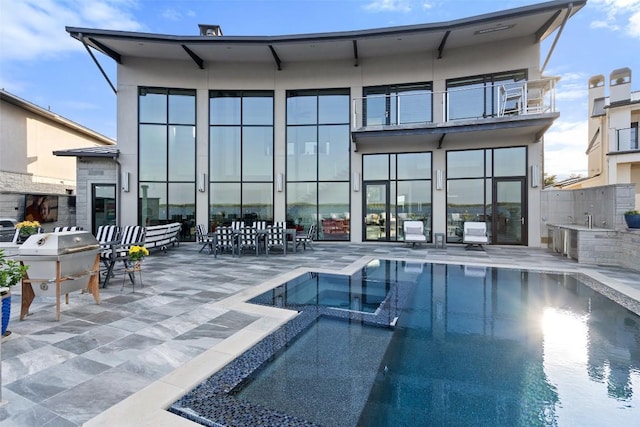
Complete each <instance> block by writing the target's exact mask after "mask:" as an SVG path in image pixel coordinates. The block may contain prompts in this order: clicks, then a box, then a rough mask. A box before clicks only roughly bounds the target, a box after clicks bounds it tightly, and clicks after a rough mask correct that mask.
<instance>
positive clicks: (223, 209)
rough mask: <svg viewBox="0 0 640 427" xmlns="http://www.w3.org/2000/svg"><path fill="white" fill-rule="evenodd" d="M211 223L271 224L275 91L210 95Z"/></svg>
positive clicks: (223, 92)
mask: <svg viewBox="0 0 640 427" xmlns="http://www.w3.org/2000/svg"><path fill="white" fill-rule="evenodd" d="M209 125H210V126H209V177H210V187H209V188H210V191H209V195H210V201H209V220H210V227H211V229H212V230H213V229H215V227H216V226H218V225H228V224H230V223H231V221H233V220H239V219H241V220H244V221H245V223H248V224H251V223H253V221H256V220H261V221H273V92H270V91H210V92H209Z"/></svg>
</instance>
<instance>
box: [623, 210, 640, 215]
mask: <svg viewBox="0 0 640 427" xmlns="http://www.w3.org/2000/svg"><path fill="white" fill-rule="evenodd" d="M624 214H625V215H640V211H638V210H635V209H632V210H630V211H626V212H625V213H624Z"/></svg>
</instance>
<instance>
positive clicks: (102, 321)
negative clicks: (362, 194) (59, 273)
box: [0, 242, 640, 427]
mask: <svg viewBox="0 0 640 427" xmlns="http://www.w3.org/2000/svg"><path fill="white" fill-rule="evenodd" d="M200 248H201V245H200V244H197V243H183V244H181V245H180V246H179V247H174V248H170V249H169V251H168V252H167V253H166V254H163V253H161V252H158V251H155V252H152V254H151V256H150V257H148V258H147V259H145V262H144V270H143V272H142V277H143V284H144V286H143V287H139V285H138V284H137V285H136V288H135V293H131V289H132V288H131V285H130V283H129V282H128V280H127V282H125V287H124V289H123V290H121V286H122V276H121V275H119V276H116V277H115V278H113V279H112V280H111V281H110V285H109V287H108V288H106V289H102V288H101V289H100V293H101V304H100V305H96V304H95V302H94V301H93V298H92V296H91V294H80V293H75V294H72V295H71V296H70V302H69V305H63V307H62V313H61V319H60V322H56V321H55V307H54V299H53V298H36V300H35V301H34V302H33V304H32V305H31V314H30V315H29V316H28V317H27V318H26V319H25V320H24V321H22V322H21V321H19V320H18V317H19V313H20V300H21V298H20V296H19V293H20V290H19V289H15V290H14V298H13V301H12V312H11V322H10V324H9V329H10V330H11V331H12V334H11V336H10V337H9V338H7V339H6V340H5V341H3V343H2V348H1V350H2V400H3V401H4V402H5V404H4V405H3V406H1V407H0V422H1V423H2V425H11V426H30V427H33V426H44V425H47V426H54V425H55V426H77V425H83V424H85V425H105V426H107V425H111V426H112V425H118V426H124V425H132V426H134V425H136V426H139V425H150V424H153V425H155V426H161V425H172V426H173V425H185V426H186V425H194V424H193V423H190V422H188V421H186V420H182V419H178V420H176V418H175V416H173V415H171V414H169V413H167V412H166V411H163V410H162V408H163V407H164V406H166V405H168V404H170V403H172V402H173V401H174V400H175V398H177V397H179V396H180V395H181V394H182V393H184V392H185V391H187V390H188V389H189V388H190V387H193V386H194V385H196V384H198V383H199V382H200V381H201V380H202V379H204V378H206V377H208V376H209V375H210V374H211V373H212V372H213V371H215V370H217V369H219V368H220V367H222V366H224V365H225V364H226V363H228V362H229V361H230V360H232V359H233V358H234V357H235V356H236V355H237V354H239V353H241V352H242V351H244V350H246V349H248V348H250V347H251V346H252V345H253V344H254V343H255V342H257V341H259V340H260V339H262V338H263V337H264V336H266V335H268V334H269V333H270V332H271V331H273V330H274V329H275V328H277V327H278V326H279V325H281V324H282V323H284V322H286V321H287V320H288V319H289V318H291V317H292V316H293V315H294V313H292V312H290V311H287V310H278V309H274V308H270V307H262V306H253V305H250V304H245V303H244V301H245V300H246V299H247V298H248V296H249V295H253V294H255V293H257V292H259V291H261V290H263V289H268V288H270V287H273V286H274V285H275V284H277V283H279V282H280V281H281V280H283V279H287V278H290V277H294V276H295V275H297V274H298V272H299V271H301V270H304V269H314V270H323V271H333V272H337V271H341V272H344V273H350V272H352V271H354V270H355V269H358V268H360V266H362V265H363V264H364V263H365V262H367V260H369V259H371V258H399V259H410V260H417V261H430V262H444V263H455V264H463V263H464V264H474V263H475V264H484V265H489V266H501V267H522V268H532V269H543V270H552V271H571V272H581V273H585V274H587V275H589V276H591V277H593V278H595V279H596V280H599V281H600V282H602V283H604V284H605V285H607V286H609V287H611V288H614V289H616V290H618V291H619V292H621V293H622V294H624V295H626V296H627V297H629V298H631V299H632V300H634V301H635V302H632V303H631V305H632V306H633V307H634V311H636V312H637V313H638V312H640V304H638V301H640V273H638V272H636V271H630V270H624V269H619V268H608V267H597V266H587V265H582V264H578V263H576V262H575V261H573V260H570V259H567V258H563V257H561V256H559V255H556V254H553V253H551V252H550V251H547V250H544V249H532V248H525V247H504V246H487V247H486V251H467V250H465V249H464V247H463V246H454V245H449V246H448V247H447V248H446V249H434V248H433V247H431V246H430V245H423V246H422V247H418V246H417V247H416V248H413V249H412V248H411V247H410V246H409V245H405V244H401V243H397V244H393V243H392V244H388V243H387V244H350V243H323V242H318V243H316V244H314V248H315V250H306V251H302V250H299V251H298V252H296V253H292V252H289V253H288V254H287V255H286V257H285V256H283V255H281V254H274V255H272V256H269V257H266V256H264V255H261V256H258V257H256V256H253V255H245V256H242V257H239V258H238V257H235V258H233V257H231V256H230V255H226V254H225V255H219V256H218V258H214V257H213V255H208V254H207V253H206V251H203V252H198V251H199V249H200ZM94 417H95V418H94ZM89 420H91V421H90V422H89ZM176 423H177V424H176Z"/></svg>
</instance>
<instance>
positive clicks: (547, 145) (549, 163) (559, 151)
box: [544, 119, 588, 178]
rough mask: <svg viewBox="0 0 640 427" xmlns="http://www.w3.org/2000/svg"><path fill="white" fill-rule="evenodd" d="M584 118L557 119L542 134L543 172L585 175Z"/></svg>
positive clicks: (585, 127) (586, 130)
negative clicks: (575, 120)
mask: <svg viewBox="0 0 640 427" xmlns="http://www.w3.org/2000/svg"><path fill="white" fill-rule="evenodd" d="M587 134H588V124H587V121H586V120H583V121H579V122H566V121H562V120H561V119H559V120H558V121H557V122H556V123H555V124H554V125H553V126H552V127H551V129H550V130H549V131H547V133H545V136H544V172H545V173H546V174H549V175H556V176H558V177H559V178H562V177H564V178H566V177H569V176H570V175H572V174H574V175H582V176H584V177H586V176H587V155H586V154H585V151H586V150H587V143H588V141H587Z"/></svg>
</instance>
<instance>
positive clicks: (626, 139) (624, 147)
mask: <svg viewBox="0 0 640 427" xmlns="http://www.w3.org/2000/svg"><path fill="white" fill-rule="evenodd" d="M638 149H639V148H638V128H636V127H632V128H625V129H618V130H616V150H615V151H633V150H638Z"/></svg>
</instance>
